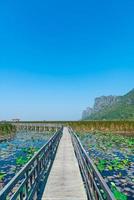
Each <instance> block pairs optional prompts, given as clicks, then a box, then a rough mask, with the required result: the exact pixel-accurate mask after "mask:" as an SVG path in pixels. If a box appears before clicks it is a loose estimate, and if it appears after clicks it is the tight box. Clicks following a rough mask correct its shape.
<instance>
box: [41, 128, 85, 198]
mask: <svg viewBox="0 0 134 200" xmlns="http://www.w3.org/2000/svg"><path fill="white" fill-rule="evenodd" d="M42 200H87V196H86V192H85V188H84V185H83V182H82V178H81V174H80V170H79V166H78V162H77V159H76V157H75V153H74V149H73V145H72V141H71V136H70V134H69V132H68V129H67V128H64V130H63V136H62V138H61V141H60V144H59V147H58V151H57V154H56V157H55V160H54V163H53V166H52V169H51V172H50V175H49V178H48V181H47V185H46V188H45V191H44V194H43V197H42Z"/></svg>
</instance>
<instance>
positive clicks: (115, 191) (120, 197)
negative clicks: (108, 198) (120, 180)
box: [111, 182, 127, 200]
mask: <svg viewBox="0 0 134 200" xmlns="http://www.w3.org/2000/svg"><path fill="white" fill-rule="evenodd" d="M111 190H112V192H113V194H114V196H115V198H116V200H127V196H126V195H125V194H123V193H122V192H120V191H119V190H118V189H117V188H116V185H115V183H114V182H111Z"/></svg>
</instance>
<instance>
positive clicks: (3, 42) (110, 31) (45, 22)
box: [0, 0, 134, 120]
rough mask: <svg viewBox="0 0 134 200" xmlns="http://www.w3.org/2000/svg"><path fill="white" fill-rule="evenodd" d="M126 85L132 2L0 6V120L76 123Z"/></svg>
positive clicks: (7, 2) (133, 61) (28, 1)
mask: <svg viewBox="0 0 134 200" xmlns="http://www.w3.org/2000/svg"><path fill="white" fill-rule="evenodd" d="M133 87H134V1H133V0H101V1H100V0H94V1H91V0H83V1H78V0H77V1H75V0H68V1H63V0H56V1H54V0H45V1H44V0H38V1H35V0H23V1H20V0H18V1H14V0H12V1H11V0H4V1H0V93H1V95H0V119H12V118H16V117H17V118H21V119H23V120H69V119H70V120H77V119H79V118H80V117H81V112H82V110H83V109H85V107H87V106H91V105H93V100H94V98H95V97H96V96H100V95H109V94H115V95H122V94H124V93H126V92H128V91H129V90H131V89H132V88H133Z"/></svg>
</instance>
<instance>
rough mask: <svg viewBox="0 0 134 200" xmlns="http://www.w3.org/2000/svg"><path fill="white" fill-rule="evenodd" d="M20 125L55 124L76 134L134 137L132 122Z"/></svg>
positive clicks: (133, 123) (69, 122)
mask: <svg viewBox="0 0 134 200" xmlns="http://www.w3.org/2000/svg"><path fill="white" fill-rule="evenodd" d="M20 123H21V122H20ZM22 123H46V124H47V123H55V124H61V125H64V126H70V127H72V129H73V130H74V131H76V132H85V133H88V132H93V133H95V132H98V131H99V132H102V133H105V132H106V133H115V134H120V135H124V136H125V135H126V136H134V121H123V120H122V121H22Z"/></svg>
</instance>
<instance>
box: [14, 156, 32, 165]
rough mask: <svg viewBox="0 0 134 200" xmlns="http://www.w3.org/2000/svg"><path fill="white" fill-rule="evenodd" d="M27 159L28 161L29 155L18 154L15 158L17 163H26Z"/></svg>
mask: <svg viewBox="0 0 134 200" xmlns="http://www.w3.org/2000/svg"><path fill="white" fill-rule="evenodd" d="M28 161H29V157H23V156H19V157H18V158H17V159H16V164H17V165H24V164H26V163H27V162H28Z"/></svg>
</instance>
